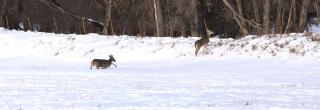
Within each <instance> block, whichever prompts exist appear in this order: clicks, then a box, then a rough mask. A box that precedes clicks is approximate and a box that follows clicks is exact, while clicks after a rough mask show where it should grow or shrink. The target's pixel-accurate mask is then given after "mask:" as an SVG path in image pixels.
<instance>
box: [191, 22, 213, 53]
mask: <svg viewBox="0 0 320 110" xmlns="http://www.w3.org/2000/svg"><path fill="white" fill-rule="evenodd" d="M204 28H205V35H204V36H203V37H202V38H201V39H199V40H197V41H196V42H195V43H194V47H195V48H196V51H195V55H196V56H197V55H198V51H199V50H200V48H201V47H202V46H204V47H203V52H205V51H207V46H208V43H209V41H210V40H209V37H210V35H211V34H213V32H212V31H211V30H209V29H208V28H207V25H206V22H205V21H204Z"/></svg>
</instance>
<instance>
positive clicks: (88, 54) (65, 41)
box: [0, 28, 320, 62]
mask: <svg viewBox="0 0 320 110" xmlns="http://www.w3.org/2000/svg"><path fill="white" fill-rule="evenodd" d="M0 30H1V33H0V39H1V40H0V46H1V48H0V51H2V52H3V54H1V56H13V55H15V56H26V55H29V56H36V57H49V56H56V57H62V58H70V59H79V58H83V59H85V60H89V59H92V58H106V57H107V56H108V55H109V54H114V56H116V57H118V59H121V60H123V61H128V62H129V61H145V60H150V59H158V60H163V59H167V58H176V57H183V56H194V42H195V41H196V40H197V39H199V38H196V37H189V38H183V37H180V38H171V37H161V38H160V37H158V38H157V37H143V38H142V37H135V36H101V35H97V34H88V35H74V34H71V35H66V34H58V35H56V34H48V33H40V32H38V33H34V32H21V31H9V30H5V29H3V28H1V29H0ZM210 41H211V42H210V43H209V47H208V53H206V54H204V53H203V52H202V50H200V51H199V53H200V56H207V57H209V56H212V57H223V56H245V57H251V58H268V57H281V58H289V59H290V58H291V57H297V56H301V57H309V58H314V59H319V58H320V53H319V52H318V51H319V50H320V47H319V43H320V34H319V33H314V34H312V35H305V34H304V33H292V34H284V35H264V36H254V35H250V36H246V37H244V38H241V39H236V40H234V39H218V38H211V39H210ZM146 58H148V59H146Z"/></svg>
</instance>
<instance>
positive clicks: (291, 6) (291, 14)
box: [284, 0, 296, 33]
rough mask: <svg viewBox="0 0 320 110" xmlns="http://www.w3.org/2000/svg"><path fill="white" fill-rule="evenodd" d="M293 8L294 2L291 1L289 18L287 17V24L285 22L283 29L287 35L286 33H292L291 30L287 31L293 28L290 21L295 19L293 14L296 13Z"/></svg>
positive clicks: (293, 0)
mask: <svg viewBox="0 0 320 110" xmlns="http://www.w3.org/2000/svg"><path fill="white" fill-rule="evenodd" d="M295 6H296V1H295V0H292V1H291V4H290V12H289V16H288V22H287V26H286V29H285V31H284V33H288V32H291V31H292V30H289V29H290V28H291V27H292V26H293V23H294V22H292V21H293V20H294V19H295V13H296V11H295V10H296V8H295Z"/></svg>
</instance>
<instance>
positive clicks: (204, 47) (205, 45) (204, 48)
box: [203, 44, 208, 54]
mask: <svg viewBox="0 0 320 110" xmlns="http://www.w3.org/2000/svg"><path fill="white" fill-rule="evenodd" d="M207 47H208V44H204V46H203V54H206V53H207Z"/></svg>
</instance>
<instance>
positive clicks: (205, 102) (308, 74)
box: [0, 28, 320, 110]
mask: <svg viewBox="0 0 320 110" xmlns="http://www.w3.org/2000/svg"><path fill="white" fill-rule="evenodd" d="M270 36H271V37H270ZM270 36H262V37H257V36H247V37H245V38H243V39H239V40H233V39H217V38H212V39H211V42H210V45H209V47H208V51H209V52H208V53H207V54H203V53H202V50H201V51H200V56H198V57H196V56H194V48H193V43H194V41H195V40H197V39H198V38H194V37H190V38H169V37H168V38H138V37H131V36H108V37H106V36H99V35H96V34H89V35H65V34H60V35H55V34H48V33H33V32H19V31H8V30H5V29H3V28H0V52H1V53H0V110H150V109H151V110H181V109H182V110H185V109H190V110H319V109H320V53H319V52H320V46H319V45H320V39H318V38H319V36H320V35H317V34H313V35H310V36H305V35H304V34H289V35H270ZM109 54H113V55H114V57H115V59H116V60H117V62H116V64H117V65H118V68H114V67H112V68H109V69H105V70H95V69H93V70H91V69H89V68H90V61H91V60H92V59H93V58H106V59H107V57H108V55H109Z"/></svg>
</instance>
